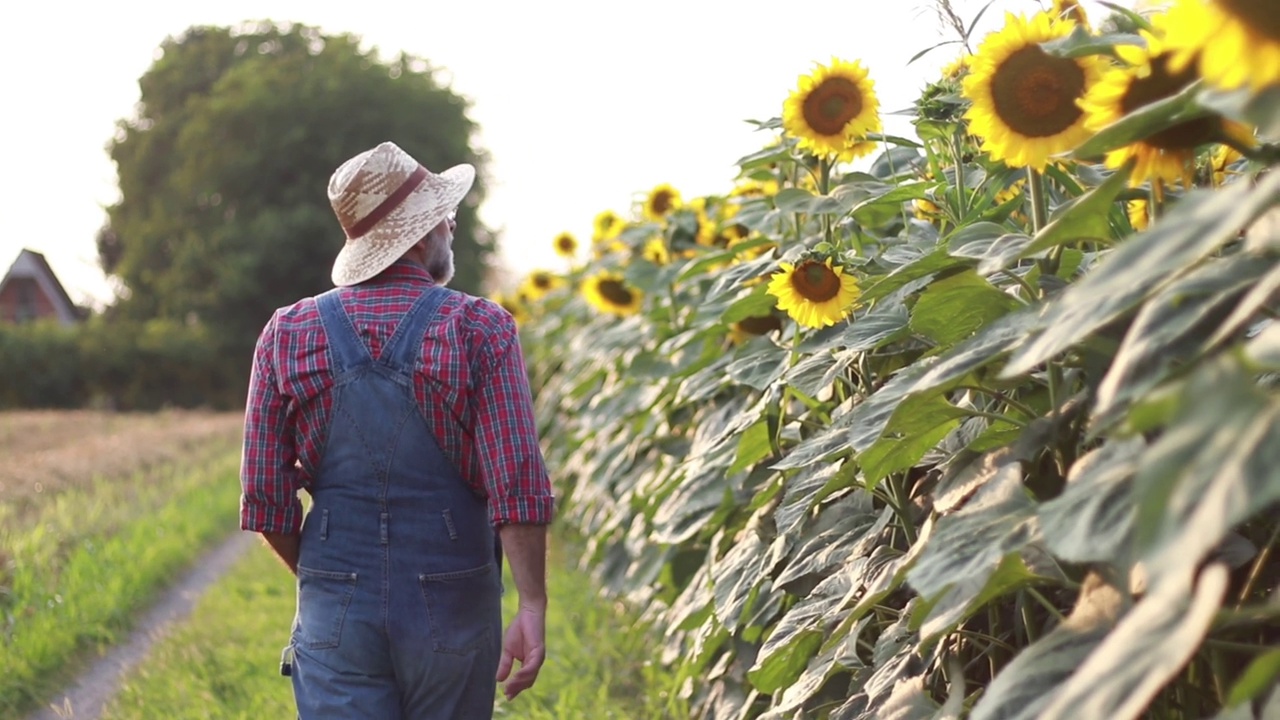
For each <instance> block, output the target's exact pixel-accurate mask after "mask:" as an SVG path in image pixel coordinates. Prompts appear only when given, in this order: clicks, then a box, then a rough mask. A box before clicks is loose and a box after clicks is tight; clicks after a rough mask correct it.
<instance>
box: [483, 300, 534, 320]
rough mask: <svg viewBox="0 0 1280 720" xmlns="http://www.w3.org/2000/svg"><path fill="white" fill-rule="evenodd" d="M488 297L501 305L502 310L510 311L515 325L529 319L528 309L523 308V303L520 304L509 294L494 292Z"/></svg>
mask: <svg viewBox="0 0 1280 720" xmlns="http://www.w3.org/2000/svg"><path fill="white" fill-rule="evenodd" d="M489 299H490V300H492V301H494V302H495V303H497V304H498V305H499V306H501V307H502V309H503V310H506V311H507V312H508V313H510V314H511V317H512V318H513V319H514V320H515V321H516V324H517V325H520V324H523V323H524V322H525V321H527V320H528V319H529V311H528V310H526V309H525V306H524V305H522V304H520V303H519V302H518V301H516V299H515V298H513V297H511V296H510V295H507V294H506V293H494V294H493V295H491V296H490V297H489Z"/></svg>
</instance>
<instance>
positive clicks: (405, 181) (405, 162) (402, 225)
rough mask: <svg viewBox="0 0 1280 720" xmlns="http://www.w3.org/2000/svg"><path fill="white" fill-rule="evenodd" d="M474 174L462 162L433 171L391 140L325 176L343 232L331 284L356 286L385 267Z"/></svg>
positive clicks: (442, 213)
mask: <svg viewBox="0 0 1280 720" xmlns="http://www.w3.org/2000/svg"><path fill="white" fill-rule="evenodd" d="M475 178H476V169H475V168H474V167H472V166H471V165H467V164H465V163H464V164H461V165H455V166H454V167H451V168H449V169H448V170H445V171H444V172H442V173H440V174H439V175H437V174H435V173H433V172H431V171H430V170H428V169H426V168H425V167H423V166H422V165H421V164H420V163H419V162H418V161H417V160H414V159H413V157H411V156H410V155H409V153H407V152H405V151H404V150H401V149H400V148H399V147H398V146H396V144H395V143H391V142H384V143H382V144H381V145H379V146H377V147H375V148H373V149H372V150H366V151H364V152H362V153H360V154H359V155H356V156H355V157H353V158H351V159H350V160H348V161H346V162H345V163H343V164H342V166H341V167H339V168H338V169H337V170H335V171H334V172H333V177H331V178H329V204H331V205H333V212H334V214H336V215H337V216H338V222H339V223H340V224H341V225H342V230H343V232H344V233H346V236H347V244H346V245H345V246H344V247H343V248H342V251H341V252H339V253H338V258H337V260H335V261H334V263H333V284H334V285H338V286H342V285H355V284H356V283H361V282H364V281H365V280H368V279H369V278H371V277H373V276H375V275H377V274H378V273H380V272H382V271H383V270H385V269H387V268H388V267H390V265H391V264H392V263H394V262H395V261H396V260H398V259H399V258H400V256H402V255H404V253H405V251H407V250H408V249H409V248H411V247H413V245H414V243H416V242H418V241H419V240H421V239H422V238H423V236H425V235H426V234H427V232H428V231H429V230H431V228H433V227H435V226H436V225H439V224H440V221H442V220H444V219H445V217H447V216H448V215H449V213H450V212H451V211H452V210H453V209H454V208H456V207H458V203H460V202H462V198H463V197H465V196H466V194H467V192H468V191H469V190H471V184H472V183H473V182H474V181H475Z"/></svg>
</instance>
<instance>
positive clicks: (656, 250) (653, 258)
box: [640, 236, 671, 265]
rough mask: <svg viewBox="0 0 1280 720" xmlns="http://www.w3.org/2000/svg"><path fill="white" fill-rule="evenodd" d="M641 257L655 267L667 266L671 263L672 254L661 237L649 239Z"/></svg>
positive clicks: (642, 249) (641, 252)
mask: <svg viewBox="0 0 1280 720" xmlns="http://www.w3.org/2000/svg"><path fill="white" fill-rule="evenodd" d="M640 255H641V256H642V257H643V258H644V259H645V260H648V261H649V262H651V263H653V264H654V265H666V264H667V263H669V262H671V253H670V252H669V251H668V250H667V244H666V242H664V241H663V239H662V237H661V236H658V237H652V238H649V240H648V242H646V243H645V244H644V247H643V248H641V250H640Z"/></svg>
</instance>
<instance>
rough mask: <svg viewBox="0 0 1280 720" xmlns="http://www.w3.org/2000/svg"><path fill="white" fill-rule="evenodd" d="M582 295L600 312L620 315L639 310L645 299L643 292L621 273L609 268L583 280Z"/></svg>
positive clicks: (631, 313) (630, 313)
mask: <svg viewBox="0 0 1280 720" xmlns="http://www.w3.org/2000/svg"><path fill="white" fill-rule="evenodd" d="M582 295H583V297H584V298H586V300H587V302H588V303H589V304H590V305H591V306H592V307H594V308H596V309H597V310H599V311H600V312H605V313H612V314H614V315H618V316H620V317H621V316H626V315H634V314H635V313H637V312H639V311H640V304H641V302H642V301H643V299H644V295H643V293H641V292H640V290H638V289H637V288H635V287H633V286H631V285H628V284H627V283H626V281H625V280H623V279H622V275H621V274H619V273H616V272H610V271H607V270H606V271H602V272H598V273H596V274H594V275H591V276H589V277H587V278H586V279H585V280H583V282H582Z"/></svg>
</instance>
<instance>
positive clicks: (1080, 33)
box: [1040, 25, 1147, 58]
mask: <svg viewBox="0 0 1280 720" xmlns="http://www.w3.org/2000/svg"><path fill="white" fill-rule="evenodd" d="M1146 44H1147V41H1146V40H1143V39H1142V36H1141V35H1131V34H1129V33H1111V34H1108V35H1094V34H1093V33H1091V32H1089V30H1088V29H1087V28H1085V27H1082V26H1080V25H1077V26H1076V27H1075V29H1074V30H1072V32H1071V34H1070V35H1067V36H1066V37H1061V38H1058V39H1056V40H1050V41H1049V42H1047V43H1041V44H1040V47H1041V48H1043V49H1044V51H1045V52H1047V53H1049V54H1050V55H1057V56H1058V57H1064V58H1078V57H1088V56H1089V55H1114V54H1115V48H1116V46H1117V45H1138V46H1140V47H1143V46H1146Z"/></svg>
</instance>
